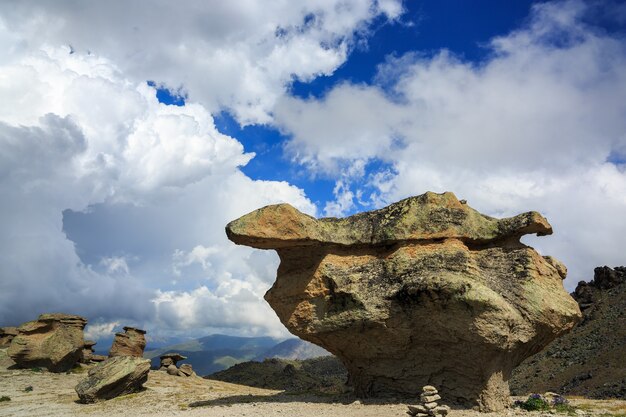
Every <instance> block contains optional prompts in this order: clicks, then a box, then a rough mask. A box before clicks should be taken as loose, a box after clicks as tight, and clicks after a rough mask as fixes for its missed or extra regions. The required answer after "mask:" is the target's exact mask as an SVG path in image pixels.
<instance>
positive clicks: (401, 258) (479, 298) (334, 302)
mask: <svg viewBox="0 0 626 417" xmlns="http://www.w3.org/2000/svg"><path fill="white" fill-rule="evenodd" d="M226 233H227V235H228V237H229V238H230V239H231V240H232V241H234V242H235V243H237V244H244V245H248V246H252V247H255V248H260V249H275V250H276V251H277V252H278V255H279V257H280V259H281V264H280V266H279V269H278V276H277V280H276V282H275V283H274V285H273V286H272V288H271V289H270V290H269V291H268V292H267V294H266V295H265V299H266V300H267V301H268V302H269V304H270V305H271V306H272V308H273V309H274V310H275V311H276V313H277V315H278V316H279V318H280V320H281V322H282V323H283V324H284V325H285V326H286V327H287V328H288V329H289V330H290V331H291V332H292V333H293V334H295V335H297V336H299V337H301V338H302V339H304V340H308V341H310V342H312V343H315V344H317V345H319V346H321V347H323V348H324V349H326V350H328V351H329V352H331V353H333V354H335V355H337V356H338V357H339V358H340V359H341V361H342V362H343V363H344V365H345V366H346V368H347V369H348V372H349V375H350V376H349V382H350V384H351V385H352V386H353V387H354V390H355V393H356V394H357V395H360V396H365V397H367V396H381V395H382V396H384V395H407V396H411V395H414V393H415V392H419V390H420V389H421V387H422V386H423V385H436V386H438V387H440V391H441V392H442V395H444V396H445V397H446V398H449V399H450V400H451V401H452V402H456V403H458V404H462V405H464V406H470V407H472V406H476V407H479V408H480V409H482V410H485V411H493V410H501V409H503V408H504V407H506V406H507V405H508V379H509V376H510V373H511V371H512V369H513V368H514V367H515V366H516V365H517V364H519V363H520V362H521V361H522V360H523V359H525V358H526V357H528V356H530V355H532V354H534V353H536V352H538V351H540V350H541V349H542V348H543V347H544V346H545V345H547V344H548V343H549V342H550V341H552V340H553V339H554V338H556V337H558V336H559V335H561V334H563V333H565V332H567V331H568V330H569V329H570V328H571V327H572V326H573V325H574V324H575V323H576V322H577V321H578V320H579V319H580V311H579V308H578V305H577V304H576V302H575V301H574V300H573V299H572V298H571V297H570V296H569V294H567V293H566V292H565V291H564V289H563V284H562V279H563V278H565V275H566V268H565V267H564V266H563V265H562V264H561V263H560V262H558V261H557V260H555V259H554V258H552V257H542V256H540V255H539V254H538V253H537V252H536V251H534V250H533V249H532V248H530V247H528V246H526V245H524V244H522V243H520V241H519V238H520V237H521V236H522V235H524V234H528V233H536V234H538V235H546V234H550V233H552V228H551V226H550V224H549V223H548V221H547V220H546V219H545V218H543V217H542V216H541V215H540V214H538V213H536V212H528V213H524V214H521V215H518V216H515V217H511V218H507V219H495V218H492V217H488V216H485V215H482V214H480V213H479V212H477V211H476V210H474V209H472V208H470V207H469V206H468V205H467V204H465V202H463V201H459V200H458V199H457V198H456V197H455V196H454V194H452V193H444V194H434V193H426V194H423V195H421V196H417V197H411V198H408V199H405V200H402V201H400V202H398V203H395V204H392V205H391V206H389V207H386V208H384V209H381V210H376V211H372V212H367V213H361V214H357V215H355V216H351V217H348V218H345V219H336V218H326V219H315V218H313V217H310V216H307V215H305V214H303V213H300V212H299V211H298V210H296V209H295V208H293V207H291V206H289V205H288V204H279V205H274V206H268V207H264V208H262V209H259V210H256V211H254V212H252V213H250V214H247V215H245V216H243V217H241V218H240V219H237V220H235V221H233V222H231V223H229V224H228V225H227V227H226Z"/></svg>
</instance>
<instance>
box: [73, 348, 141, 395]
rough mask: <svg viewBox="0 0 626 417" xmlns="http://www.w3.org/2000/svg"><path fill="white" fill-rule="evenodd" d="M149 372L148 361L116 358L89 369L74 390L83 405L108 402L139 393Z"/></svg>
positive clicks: (134, 358) (124, 357)
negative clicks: (102, 401) (101, 401)
mask: <svg viewBox="0 0 626 417" xmlns="http://www.w3.org/2000/svg"><path fill="white" fill-rule="evenodd" d="M149 371H150V361H149V360H148V359H142V358H136V357H133V356H116V357H112V358H108V359H107V360H105V361H104V362H101V363H99V364H98V365H96V366H94V367H93V368H91V369H90V370H89V373H88V374H87V377H86V378H84V379H83V380H81V381H80V382H79V383H78V385H76V387H75V388H74V389H75V390H76V393H77V394H78V397H79V398H80V401H81V402H83V403H93V402H97V401H100V400H108V399H111V398H115V397H118V396H120V395H126V394H132V393H134V392H138V391H140V390H141V389H142V388H143V384H144V383H145V382H146V381H147V380H148V372H149Z"/></svg>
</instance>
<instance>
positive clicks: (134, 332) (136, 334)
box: [109, 326, 146, 358]
mask: <svg viewBox="0 0 626 417" xmlns="http://www.w3.org/2000/svg"><path fill="white" fill-rule="evenodd" d="M145 334H146V331H145V330H141V329H136V328H134V327H128V326H125V327H124V333H115V339H113V345H112V346H111V350H110V351H109V357H114V356H134V357H136V358H142V357H143V350H144V349H145V347H146V337H145Z"/></svg>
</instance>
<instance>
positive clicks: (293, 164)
mask: <svg viewBox="0 0 626 417" xmlns="http://www.w3.org/2000/svg"><path fill="white" fill-rule="evenodd" d="M426 191H434V192H443V191H452V192H454V193H455V194H456V195H457V197H458V198H459V199H466V200H467V201H468V204H469V205H470V206H472V207H474V208H475V209H477V210H479V211H480V212H482V213H485V214H487V215H491V216H496V217H505V216H512V215H515V214H518V213H521V212H525V211H530V210H536V211H539V212H541V213H542V214H543V215H545V216H546V217H547V218H548V220H549V221H550V222H551V224H552V226H553V227H554V234H553V235H552V236H549V237H541V238H537V237H535V236H527V237H524V238H523V242H525V243H527V244H530V245H532V246H533V247H535V248H536V249H537V250H538V251H540V253H542V254H544V255H552V256H555V257H556V258H558V259H560V260H562V261H563V262H564V263H565V264H566V265H567V266H568V269H569V274H568V278H567V279H566V280H565V282H564V284H565V287H566V289H567V290H569V291H572V290H573V289H574V288H575V286H576V283H577V282H578V281H581V280H590V279H591V278H592V276H593V269H594V267H596V266H600V265H609V266H617V265H623V264H624V263H626V259H625V258H624V253H625V251H624V248H625V247H626V221H625V218H624V213H626V4H624V3H623V2H620V1H610V0H604V1H594V0H589V1H585V0H565V1H541V2H540V1H522V0H513V1H507V2H502V1H499V0H476V1H473V2H461V1H456V0H438V1H434V0H411V1H404V2H403V1H401V0H307V1H302V2H291V1H286V0H275V1H259V0H233V1H229V2H223V1H201V0H188V1H184V2H171V1H167V0H155V1H152V2H151V3H150V6H149V7H146V3H145V2H142V1H140V0H124V1H122V0H108V1H97V0H94V1H78V0H57V1H54V2H50V1H44V0H35V1H30V2H22V1H19V0H6V1H3V2H1V3H0V195H1V196H2V198H1V199H0V230H1V231H2V233H0V325H15V324H19V323H21V322H24V321H27V320H31V319H34V318H36V316H37V315H39V314H41V313H43V312H50V311H62V312H66V313H72V314H80V315H82V316H85V317H87V318H88V319H89V326H88V328H87V336H88V337H89V338H93V339H98V338H105V337H109V336H110V335H111V332H114V331H116V330H119V329H120V328H121V326H123V325H133V326H137V327H141V328H145V329H147V330H148V336H149V338H150V339H151V340H154V341H156V340H159V339H163V338H168V337H174V336H176V337H199V336H204V335H208V334H212V333H225V334H232V335H269V336H274V337H286V336H287V335H288V333H287V331H286V329H285V328H284V327H283V326H282V325H281V324H280V322H279V321H278V319H277V317H276V315H275V314H274V312H273V311H272V310H271V308H270V307H269V306H268V305H267V303H266V302H265V301H264V300H263V294H264V293H265V291H267V289H269V287H270V286H271V285H272V283H273V281H274V277H275V274H276V268H277V266H278V257H277V255H276V254H275V253H274V252H273V251H259V250H254V249H251V248H246V247H239V246H236V245H234V244H232V243H231V242H229V241H228V240H227V239H226V236H225V233H224V226H225V225H226V223H228V222H229V221H230V220H233V219H236V218H237V217H239V216H241V215H243V214H245V213H247V212H250V211H252V210H254V209H257V208H259V207H262V206H264V205H267V204H274V203H280V202H288V203H290V204H292V205H294V206H295V207H297V208H298V209H300V210H301V211H303V212H305V213H308V214H311V215H314V216H318V217H323V216H336V217H337V216H347V215H350V214H354V213H357V212H361V211H365V210H372V209H375V208H380V207H384V206H385V205H387V204H390V203H392V202H395V201H397V200H400V199H402V198H405V197H408V196H412V195H419V194H422V193H424V192H426Z"/></svg>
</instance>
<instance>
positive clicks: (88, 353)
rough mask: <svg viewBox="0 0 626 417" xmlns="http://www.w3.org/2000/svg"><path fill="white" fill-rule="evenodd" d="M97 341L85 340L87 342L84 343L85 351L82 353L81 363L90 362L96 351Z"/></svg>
mask: <svg viewBox="0 0 626 417" xmlns="http://www.w3.org/2000/svg"><path fill="white" fill-rule="evenodd" d="M95 345H97V343H96V342H95V341H93V340H85V344H84V345H83V351H82V353H81V357H80V362H81V363H90V362H91V357H92V356H93V354H94V353H95V350H94V346H95Z"/></svg>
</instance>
